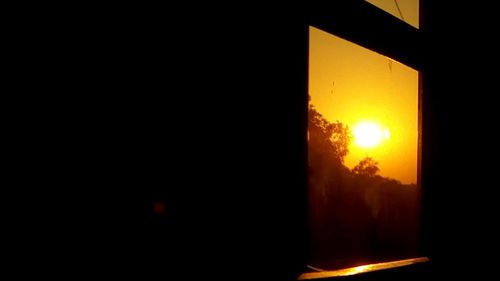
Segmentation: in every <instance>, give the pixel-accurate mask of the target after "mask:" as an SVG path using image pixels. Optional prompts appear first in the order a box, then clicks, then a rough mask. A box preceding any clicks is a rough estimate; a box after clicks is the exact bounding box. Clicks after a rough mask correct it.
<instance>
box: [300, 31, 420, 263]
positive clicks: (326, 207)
mask: <svg viewBox="0 0 500 281" xmlns="http://www.w3.org/2000/svg"><path fill="white" fill-rule="evenodd" d="M309 31H310V38H309V122H308V164H309V165H308V169H309V170H308V193H309V206H310V207H309V211H310V234H311V236H310V237H311V245H310V246H311V252H310V253H311V254H310V264H309V267H310V268H311V269H318V270H320V269H321V270H334V269H339V268H345V267H351V266H358V265H363V264H368V263H376V262H384V261H392V260H397V259H407V258H413V257H418V256H419V249H420V247H419V216H420V208H419V206H420V203H419V194H420V189H419V187H418V185H417V183H418V180H417V171H418V163H417V158H418V72H417V71H416V70H414V69H412V68H410V67H408V66H405V65H403V64H400V63H398V62H396V61H393V60H391V59H389V58H387V57H384V56H382V55H380V54H377V53H375V52H373V51H370V50H368V49H365V48H363V47H360V46H358V45H355V44H353V43H351V42H348V41H346V40H343V39H341V38H339V37H336V36H333V35H331V34H329V33H326V32H323V31H321V30H319V29H316V28H313V27H310V29H309Z"/></svg>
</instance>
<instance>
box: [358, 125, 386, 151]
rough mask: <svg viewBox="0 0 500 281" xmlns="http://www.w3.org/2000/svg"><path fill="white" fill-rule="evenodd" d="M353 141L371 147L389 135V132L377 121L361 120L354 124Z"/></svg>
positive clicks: (361, 145)
mask: <svg viewBox="0 0 500 281" xmlns="http://www.w3.org/2000/svg"><path fill="white" fill-rule="evenodd" d="M353 134H354V143H356V144H357V145H358V146H360V147H364V148H372V147H375V146H377V145H379V144H380V143H381V142H382V141H383V140H386V139H389V138H390V137H391V132H390V131H389V130H388V129H386V128H382V126H380V125H379V124H378V123H376V122H372V121H362V122H359V123H358V124H356V125H355V126H354V129H353Z"/></svg>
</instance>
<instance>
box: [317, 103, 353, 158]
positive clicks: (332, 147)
mask: <svg viewBox="0 0 500 281" xmlns="http://www.w3.org/2000/svg"><path fill="white" fill-rule="evenodd" d="M308 125H309V137H310V140H313V141H314V140H316V141H317V142H318V144H319V145H320V146H321V147H322V148H324V149H325V150H323V152H330V153H332V154H333V155H334V156H335V158H336V159H337V160H338V161H339V162H340V163H344V158H345V156H346V155H347V154H348V153H349V149H348V147H349V144H350V142H351V140H352V134H351V132H350V131H349V128H348V127H347V126H346V125H344V124H342V123H341V122H339V121H336V122H333V123H330V122H328V120H326V119H325V118H324V117H323V116H322V115H321V114H320V113H319V112H318V111H317V110H316V109H315V108H314V106H313V105H310V106H309V124H308Z"/></svg>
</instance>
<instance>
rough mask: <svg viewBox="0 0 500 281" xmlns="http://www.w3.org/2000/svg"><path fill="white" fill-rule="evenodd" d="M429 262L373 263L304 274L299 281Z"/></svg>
mask: <svg viewBox="0 0 500 281" xmlns="http://www.w3.org/2000/svg"><path fill="white" fill-rule="evenodd" d="M428 261H429V258H427V257H421V258H413V259H406V260H398V261H391V262H381V263H373V264H367V265H361V266H356V267H349V268H344V269H339V270H331V271H319V272H307V273H302V274H301V275H300V276H299V279H298V280H309V279H318V278H327V277H339V276H348V275H354V274H360V273H366V272H371V271H377V270H382V269H389V268H396V267H401V266H407V265H412V264H416V263H422V262H428Z"/></svg>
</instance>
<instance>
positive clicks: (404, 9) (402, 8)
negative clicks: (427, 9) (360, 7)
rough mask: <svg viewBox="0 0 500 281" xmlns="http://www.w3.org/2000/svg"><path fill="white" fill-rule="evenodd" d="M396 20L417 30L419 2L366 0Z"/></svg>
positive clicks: (408, 0)
mask: <svg viewBox="0 0 500 281" xmlns="http://www.w3.org/2000/svg"><path fill="white" fill-rule="evenodd" d="M366 1H367V2H369V3H371V4H373V5H375V6H377V7H378V8H380V9H382V10H384V11H386V12H388V13H389V14H391V15H393V16H395V17H397V18H398V19H400V20H402V21H404V22H406V23H408V24H410V25H412V26H414V27H416V28H419V0H366Z"/></svg>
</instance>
